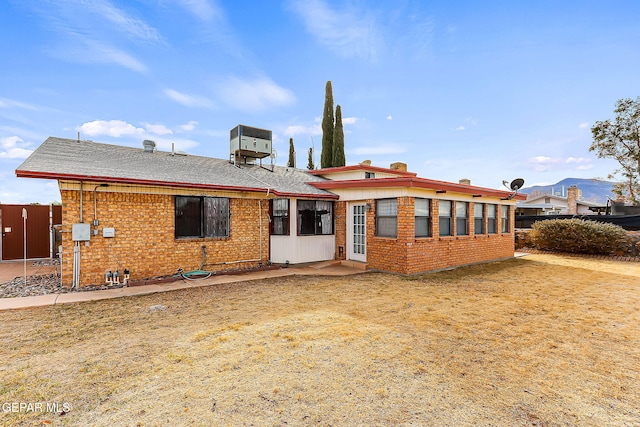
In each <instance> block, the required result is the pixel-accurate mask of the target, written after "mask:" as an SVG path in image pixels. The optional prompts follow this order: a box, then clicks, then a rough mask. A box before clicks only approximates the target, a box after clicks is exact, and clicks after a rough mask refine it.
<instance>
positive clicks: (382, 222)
mask: <svg viewBox="0 0 640 427" xmlns="http://www.w3.org/2000/svg"><path fill="white" fill-rule="evenodd" d="M397 229H398V218H397V217H378V221H377V225H376V230H377V231H378V236H382V237H396V236H397V233H398V232H397Z"/></svg>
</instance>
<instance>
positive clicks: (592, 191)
mask: <svg viewBox="0 0 640 427" xmlns="http://www.w3.org/2000/svg"><path fill="white" fill-rule="evenodd" d="M614 184H616V183H615V182H611V181H603V180H600V179H595V178H594V179H582V178H565V179H563V180H562V181H560V182H557V183H555V184H552V185H534V186H533V187H525V188H523V189H522V190H520V193H524V194H529V195H534V196H535V195H543V194H554V195H556V196H562V197H567V189H568V188H569V187H571V186H572V185H575V186H576V187H578V189H580V191H582V200H586V201H588V202H594V203H599V204H602V205H606V204H607V198H611V199H615V198H616V196H615V194H613V192H612V191H611V190H612V188H613V186H614Z"/></svg>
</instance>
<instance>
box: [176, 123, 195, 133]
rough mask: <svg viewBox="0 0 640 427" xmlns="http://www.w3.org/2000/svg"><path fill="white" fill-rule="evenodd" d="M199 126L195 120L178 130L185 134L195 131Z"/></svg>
mask: <svg viewBox="0 0 640 427" xmlns="http://www.w3.org/2000/svg"><path fill="white" fill-rule="evenodd" d="M197 124H198V122H196V121H195V120H191V121H189V123H187V124H184V125H180V126H178V128H179V129H180V130H181V131H184V132H191V131H192V130H194V129H195V128H196V125H197Z"/></svg>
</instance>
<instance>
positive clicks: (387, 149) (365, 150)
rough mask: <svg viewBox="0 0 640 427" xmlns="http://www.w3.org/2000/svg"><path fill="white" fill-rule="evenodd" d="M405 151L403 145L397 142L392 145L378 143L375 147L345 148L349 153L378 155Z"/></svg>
mask: <svg viewBox="0 0 640 427" xmlns="http://www.w3.org/2000/svg"><path fill="white" fill-rule="evenodd" d="M404 152H406V150H405V148H404V147H401V146H398V145H397V144H392V145H378V146H377V147H357V148H354V149H350V150H347V153H349V154H356V155H363V156H367V155H378V154H399V153H404Z"/></svg>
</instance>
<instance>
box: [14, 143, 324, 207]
mask: <svg viewBox="0 0 640 427" xmlns="http://www.w3.org/2000/svg"><path fill="white" fill-rule="evenodd" d="M16 175H17V176H18V177H26V178H45V179H47V178H48V179H66V180H85V181H89V180H91V181H96V182H121V183H132V184H148V185H162V186H176V187H191V188H194V187H195V188H203V189H207V188H210V189H228V190H238V191H265V192H266V191H267V190H270V191H271V192H273V193H274V194H276V195H282V196H299V197H305V196H306V197H314V196H316V197H327V198H337V196H336V195H334V194H333V193H331V192H329V191H326V190H322V189H319V188H315V187H313V186H312V185H309V184H307V183H308V182H319V181H325V179H324V178H321V177H317V176H313V175H310V174H308V173H306V172H305V171H302V170H298V169H293V168H285V167H279V166H276V167H275V168H274V170H273V172H272V171H271V170H267V169H265V168H262V167H260V166H259V165H242V167H237V166H234V165H233V164H231V163H230V162H229V161H228V160H224V159H215V158H211V157H202V156H193V155H186V156H185V155H172V153H167V152H161V151H156V152H154V153H149V152H146V151H145V150H144V149H142V148H131V147H124V146H119V145H110V144H102V143H97V142H93V141H78V140H74V139H66V138H55V137H49V138H47V140H46V141H45V142H43V143H42V145H40V147H38V148H37V149H36V150H35V151H34V152H33V153H32V154H31V156H29V157H28V158H27V159H26V160H25V161H24V162H23V163H22V164H21V165H20V166H18V168H17V169H16Z"/></svg>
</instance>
